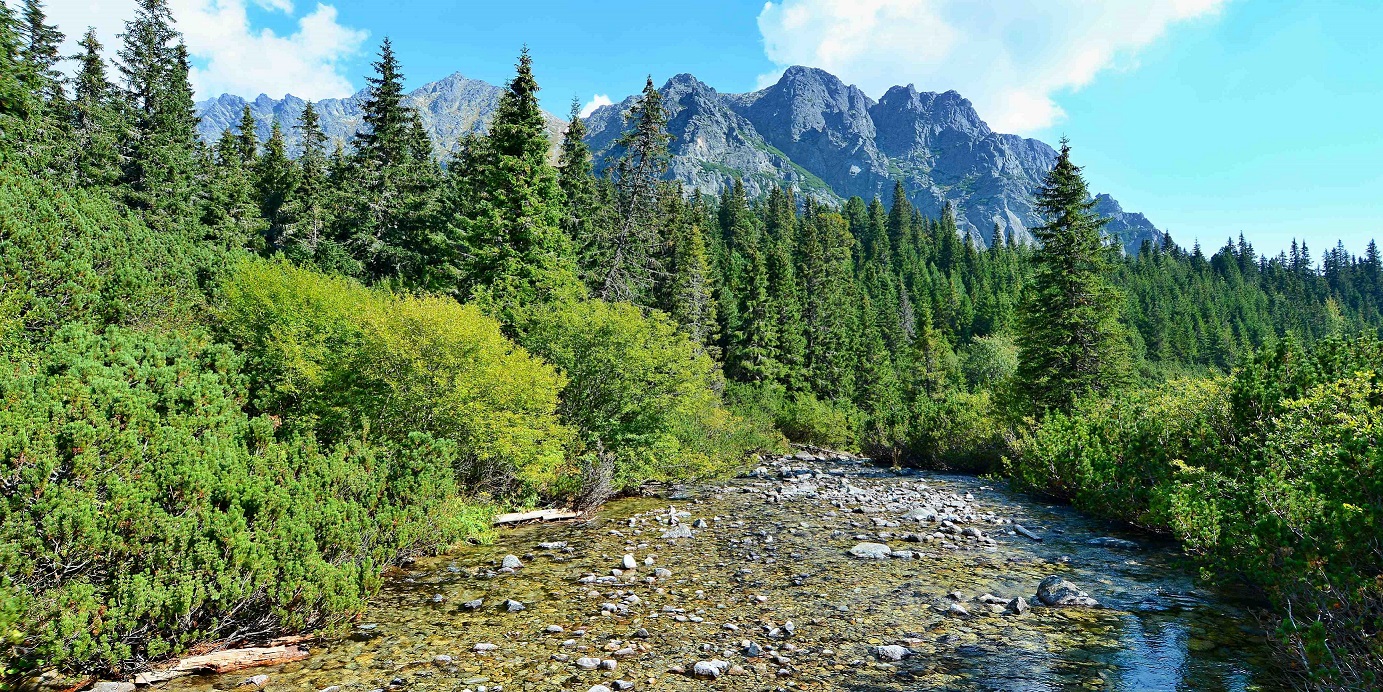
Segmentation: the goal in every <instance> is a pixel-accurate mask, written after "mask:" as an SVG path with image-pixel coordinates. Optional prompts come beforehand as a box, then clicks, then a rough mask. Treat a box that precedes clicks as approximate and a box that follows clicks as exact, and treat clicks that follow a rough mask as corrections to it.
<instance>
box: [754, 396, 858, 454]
mask: <svg viewBox="0 0 1383 692" xmlns="http://www.w3.org/2000/svg"><path fill="white" fill-rule="evenodd" d="M726 398H727V399H728V400H729V401H730V402H731V405H732V406H733V407H734V408H735V410H737V411H743V412H744V415H745V416H746V417H750V418H754V419H756V420H761V421H764V424H765V425H766V426H771V427H773V428H775V429H777V430H778V431H779V432H781V433H782V434H783V435H784V436H785V437H786V438H787V439H789V440H791V441H793V442H798V443H801V444H809V445H817V446H820V447H826V448H828V449H838V450H842V451H844V450H851V451H857V450H858V449H859V446H860V425H861V423H860V416H861V414H860V411H859V409H857V408H855V406H854V405H853V404H850V403H845V404H839V403H832V402H829V401H824V400H822V399H819V398H817V397H816V396H815V395H814V394H812V393H811V392H791V393H789V392H787V391H785V390H784V389H783V387H781V386H779V385H776V384H764V383H742V382H732V383H730V385H729V387H728V388H727V389H726Z"/></svg>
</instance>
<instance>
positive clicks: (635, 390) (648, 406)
mask: <svg viewBox="0 0 1383 692" xmlns="http://www.w3.org/2000/svg"><path fill="white" fill-rule="evenodd" d="M519 331H520V336H519V341H520V343H522V344H523V345H524V346H525V347H527V348H528V349H529V350H530V351H532V352H533V353H535V354H537V355H539V356H541V357H542V358H544V359H545V360H546V361H547V362H549V363H552V364H553V365H555V366H557V368H558V369H559V370H560V371H561V372H562V374H563V375H564V376H565V377H566V384H565V386H564V387H562V390H561V404H560V407H559V408H560V411H561V414H562V420H563V421H565V422H566V423H568V424H570V425H572V426H574V427H575V428H577V429H578V430H579V431H580V435H581V437H582V440H583V442H584V443H585V445H586V447H587V449H588V450H590V451H592V452H593V453H601V452H603V454H604V455H605V457H606V459H607V460H608V463H611V464H613V469H611V471H612V477H611V478H610V482H611V483H612V484H613V486H612V488H611V490H612V491H614V492H619V491H622V490H627V489H629V488H632V487H635V486H637V485H639V484H641V483H643V482H645V481H649V480H658V481H665V480H673V479H685V478H695V477H706V476H712V475H718V474H722V473H725V472H726V471H729V470H731V469H733V468H734V467H735V466H736V465H738V464H739V463H741V462H742V461H743V459H744V456H745V454H746V452H747V451H749V450H753V449H755V448H762V447H765V446H772V445H775V444H776V440H775V439H774V438H773V437H771V436H769V435H767V434H765V433H764V432H763V431H761V430H759V429H756V428H755V427H754V426H752V425H750V424H749V423H748V422H747V421H745V420H744V419H742V418H740V417H738V416H736V415H734V414H732V413H731V412H729V411H728V410H726V408H725V407H724V405H723V402H722V401H721V397H720V394H719V393H718V392H719V391H720V390H721V388H722V386H723V383H722V381H721V378H720V374H719V371H718V369H717V368H716V365H715V363H714V361H712V360H711V358H710V357H709V356H708V355H706V354H705V353H703V352H700V351H699V350H698V349H697V348H696V347H695V345H694V344H693V343H692V342H691V340H690V339H688V338H687V337H686V335H684V334H682V333H681V332H680V331H678V329H677V325H676V324H674V323H673V322H672V320H670V319H668V318H667V317H666V316H665V315H663V314H662V313H658V312H653V313H648V314H645V313H644V312H643V311H642V310H641V309H639V308H638V307H636V306H633V305H629V304H623V303H620V304H610V303H606V302H603V301H598V300H589V301H581V302H570V303H563V304H556V305H550V306H544V307H542V308H538V309H534V310H530V311H529V312H528V314H527V316H525V317H524V318H523V319H522V320H521V325H520V329H519Z"/></svg>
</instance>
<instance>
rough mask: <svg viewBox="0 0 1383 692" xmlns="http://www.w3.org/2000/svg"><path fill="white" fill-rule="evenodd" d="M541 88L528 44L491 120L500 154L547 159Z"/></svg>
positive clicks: (492, 136)
mask: <svg viewBox="0 0 1383 692" xmlns="http://www.w3.org/2000/svg"><path fill="white" fill-rule="evenodd" d="M538 88H539V87H538V80H537V79H535V78H534V77H533V57H532V56H531V55H529V52H528V46H524V47H523V49H522V50H521V51H520V52H519V61H518V64H516V65H515V74H514V78H513V79H512V80H510V81H509V87H508V89H507V90H506V91H505V92H504V93H503V94H502V95H500V97H499V106H498V108H496V109H495V117H494V120H492V121H491V123H490V146H492V147H494V149H495V151H496V152H497V153H499V154H501V155H504V156H513V157H517V158H523V159H528V160H542V159H546V158H547V151H548V139H547V121H546V120H545V119H544V118H543V109H542V107H541V106H539V105H538Z"/></svg>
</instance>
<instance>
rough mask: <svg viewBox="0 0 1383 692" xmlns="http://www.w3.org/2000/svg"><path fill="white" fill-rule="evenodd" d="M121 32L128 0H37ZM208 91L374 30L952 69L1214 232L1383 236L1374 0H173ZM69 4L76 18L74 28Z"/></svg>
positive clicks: (1218, 236)
mask: <svg viewBox="0 0 1383 692" xmlns="http://www.w3.org/2000/svg"><path fill="white" fill-rule="evenodd" d="M48 4H49V9H50V12H51V14H52V16H53V17H54V19H56V20H57V21H58V22H59V23H60V25H61V26H62V28H64V29H65V30H67V31H68V33H70V34H76V33H79V32H80V30H81V28H82V27H83V26H84V25H85V24H87V23H94V24H96V25H97V26H98V29H100V30H101V33H102V34H103V35H105V36H106V37H107V41H108V42H109V43H113V42H114V40H113V39H114V34H115V32H116V31H118V29H119V26H120V20H122V19H123V18H125V17H127V16H128V14H129V12H128V8H129V6H130V5H131V4H132V0H50V1H49V3H48ZM170 4H171V5H172V7H173V9H174V13H175V15H176V16H177V17H178V20H179V22H180V24H181V28H182V29H183V30H184V32H185V33H187V35H188V42H189V46H190V48H191V49H192V51H193V53H194V56H195V57H196V60H197V67H198V71H197V73H196V74H195V75H194V79H195V81H196V84H197V87H198V89H199V91H200V92H201V93H199V96H200V97H207V96H210V95H214V94H216V93H220V92H222V91H232V92H235V93H240V94H242V95H244V96H254V95H256V94H257V93H259V92H260V91H265V92H268V93H270V95H272V96H276V97H277V96H281V95H282V92H283V91H285V90H289V91H293V93H297V94H299V95H302V96H307V97H311V98H322V97H326V96H337V95H343V94H345V93H349V92H350V91H352V90H354V89H357V88H359V87H360V86H362V85H363V83H364V82H363V77H364V76H365V75H366V74H367V73H368V71H369V62H370V60H371V59H372V56H373V53H374V51H375V49H376V47H377V45H378V43H379V41H380V39H382V38H383V37H384V36H386V35H387V36H389V37H391V38H392V39H393V41H394V44H395V47H396V49H397V51H398V53H399V55H400V57H401V59H402V61H403V66H404V69H405V73H406V75H407V77H408V80H409V83H410V85H411V86H417V85H421V84H423V83H425V82H428V81H432V80H435V79H438V78H440V77H443V76H445V75H447V74H450V73H452V72H458V71H459V72H461V73H462V74H465V75H466V76H468V77H473V78H478V79H484V80H486V81H490V82H493V83H500V82H502V81H503V80H504V79H506V78H507V77H508V76H509V75H510V74H511V73H512V66H513V62H514V58H515V56H516V54H517V52H518V50H519V47H520V46H522V45H524V44H525V43H526V44H527V45H528V46H529V48H530V49H531V50H532V52H533V56H534V60H535V70H536V73H537V76H538V78H539V81H540V83H541V84H542V86H543V90H544V91H543V96H544V105H545V106H546V107H547V108H548V109H549V110H552V111H553V112H556V113H558V114H562V115H565V113H566V111H567V108H568V106H569V102H570V100H571V99H572V97H573V96H576V97H577V98H579V99H580V100H581V101H582V102H583V103H587V102H590V101H591V100H592V99H593V98H594V97H595V96H596V95H598V94H601V95H606V96H608V97H609V98H611V99H613V100H615V101H618V100H620V99H621V98H623V97H624V96H625V95H627V94H629V93H632V92H634V91H636V90H638V89H639V88H640V87H641V86H642V84H643V79H644V77H645V75H648V74H650V73H651V74H652V75H653V77H654V79H655V81H657V82H658V83H660V84H661V83H662V81H663V80H665V79H667V78H668V77H670V76H671V75H673V74H676V73H679V72H690V73H692V74H695V75H696V76H697V77H699V78H701V79H702V80H703V81H705V82H707V83H709V84H711V85H712V86H714V87H716V88H717V89H720V90H721V91H731V92H733V91H749V90H752V89H755V88H757V87H758V86H760V85H762V84H764V83H766V82H767V81H771V80H772V79H773V78H774V77H775V76H776V75H777V74H778V73H779V72H780V71H781V69H782V68H783V67H784V66H786V65H789V64H795V63H803V64H811V65H814V66H818V67H822V68H825V69H827V70H830V71H832V72H834V73H836V74H838V75H839V76H841V77H842V78H843V79H845V80H846V81H849V82H852V83H856V84H859V85H860V86H861V87H862V88H864V89H865V91H866V92H867V93H869V94H870V95H871V96H874V97H878V96H879V95H880V94H881V93H882V92H883V90H884V89H885V88H886V87H887V86H889V85H892V84H895V83H896V84H906V83H913V84H915V85H916V86H917V87H918V88H919V89H924V90H945V89H955V90H957V91H959V92H960V93H962V94H963V95H965V96H967V97H968V98H970V99H971V100H972V101H973V102H974V103H975V105H976V108H977V109H978V110H979V112H980V115H981V116H982V117H984V118H985V119H986V120H988V121H989V122H990V123H991V124H992V125H994V126H995V128H996V129H999V130H1001V131H1012V132H1018V133H1020V134H1025V135H1028V136H1034V137H1038V138H1040V139H1043V140H1046V141H1048V142H1055V141H1056V139H1057V138H1059V137H1060V136H1062V135H1066V136H1069V137H1070V138H1071V141H1072V144H1073V146H1074V148H1075V154H1076V158H1077V161H1078V163H1080V164H1082V165H1084V166H1085V167H1086V173H1087V176H1088V178H1089V179H1090V181H1091V184H1092V187H1093V188H1094V189H1095V190H1097V191H1103V192H1109V193H1111V194H1113V195H1114V196H1115V197H1116V198H1118V199H1119V200H1120V201H1121V202H1122V203H1123V205H1124V207H1125V209H1128V210H1131V211H1141V212H1144V213H1146V214H1147V215H1148V217H1149V218H1150V219H1151V220H1152V221H1153V222H1154V223H1156V224H1157V225H1158V226H1159V227H1162V228H1166V229H1168V230H1170V231H1171V232H1172V233H1173V235H1174V236H1175V237H1176V238H1177V239H1178V240H1179V241H1180V242H1182V243H1184V244H1186V245H1189V244H1190V243H1191V242H1192V241H1194V240H1196V239H1199V240H1200V241H1201V242H1202V244H1203V245H1205V246H1206V247H1207V249H1212V248H1214V247H1218V246H1219V245H1221V244H1223V242H1224V239H1225V238H1226V237H1228V236H1231V235H1236V236H1237V235H1238V233H1239V232H1240V231H1242V232H1244V233H1245V235H1246V236H1247V237H1248V238H1249V239H1250V241H1251V242H1253V243H1254V244H1255V245H1256V246H1257V247H1258V248H1259V249H1260V250H1261V251H1272V252H1276V251H1278V250H1280V249H1282V248H1284V247H1286V245H1287V244H1288V243H1289V242H1290V240H1291V238H1293V237H1298V238H1306V239H1307V240H1308V242H1309V243H1310V245H1311V247H1312V248H1313V250H1315V251H1316V252H1317V255H1319V251H1321V250H1324V249H1325V248H1326V247H1327V246H1331V245H1333V244H1334V242H1335V240H1336V239H1343V240H1344V241H1345V243H1346V245H1347V247H1349V248H1350V249H1351V250H1353V251H1356V252H1357V251H1360V250H1362V248H1363V246H1364V244H1365V243H1366V242H1367V240H1368V239H1369V238H1371V237H1375V236H1383V165H1380V164H1383V46H1381V45H1380V41H1379V40H1378V39H1377V38H1376V36H1375V35H1374V34H1375V33H1376V32H1377V29H1378V28H1379V27H1383V2H1378V0H1330V1H1329V2H1287V1H1286V0H1161V1H1153V0H1148V1H1145V2H1138V1H1136V0H1118V1H1114V0H1111V1H1110V2H1093V1H1091V0H773V1H772V2H769V3H764V2H758V1H753V0H749V1H745V0H697V1H695V2H647V0H644V1H642V2H633V1H630V0H608V1H605V2H596V3H593V2H580V3H573V2H553V1H543V0H539V1H530V2H522V3H519V2H510V3H496V2H458V1H455V0H411V1H410V0H396V1H395V2H389V3H383V2H367V1H365V0H324V1H323V2H322V3H321V4H319V3H317V2H315V0H170ZM74 27H75V28H74Z"/></svg>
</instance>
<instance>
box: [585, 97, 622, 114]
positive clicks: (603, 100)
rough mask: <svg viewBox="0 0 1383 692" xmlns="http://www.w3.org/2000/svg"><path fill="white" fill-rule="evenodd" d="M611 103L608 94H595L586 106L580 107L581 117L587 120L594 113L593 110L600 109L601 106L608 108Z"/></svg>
mask: <svg viewBox="0 0 1383 692" xmlns="http://www.w3.org/2000/svg"><path fill="white" fill-rule="evenodd" d="M612 103H614V102H613V101H611V100H610V96H609V95H608V94H596V95H595V96H594V97H592V98H591V100H590V101H588V102H587V103H586V105H584V106H582V107H581V117H583V118H589V117H591V114H592V113H594V112H595V109H597V108H600V107H601V106H608V105H610V104H612Z"/></svg>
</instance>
